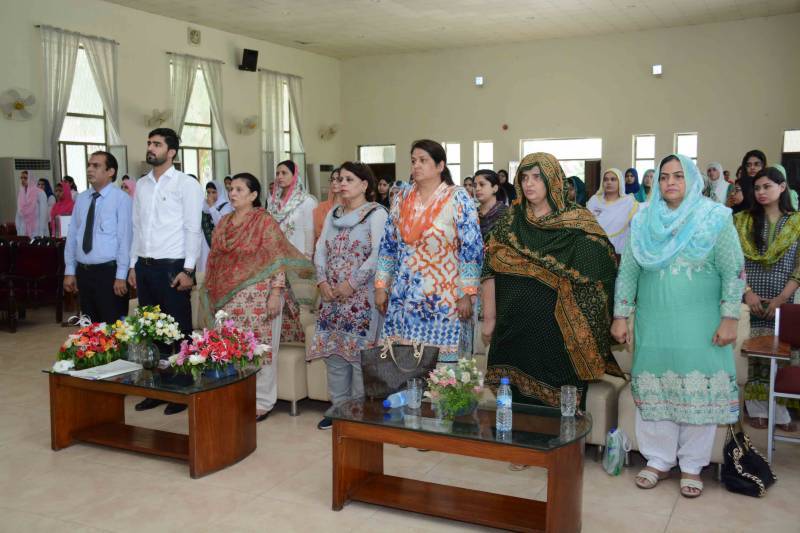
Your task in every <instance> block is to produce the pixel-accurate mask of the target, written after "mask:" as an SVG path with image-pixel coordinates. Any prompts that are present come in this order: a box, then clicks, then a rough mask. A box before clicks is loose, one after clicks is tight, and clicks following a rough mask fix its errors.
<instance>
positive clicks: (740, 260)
mask: <svg viewBox="0 0 800 533" xmlns="http://www.w3.org/2000/svg"><path fill="white" fill-rule="evenodd" d="M714 266H715V267H716V269H717V271H718V272H719V275H720V278H721V279H722V295H721V298H720V311H721V313H722V316H723V318H734V319H738V318H739V315H740V314H741V313H740V306H741V302H742V294H743V293H744V286H745V274H744V254H742V245H741V243H740V242H739V234H738V233H737V232H736V228H735V227H734V226H733V221H730V222H728V223H727V224H726V225H725V227H724V228H722V231H721V232H720V234H719V237H717V243H716V244H715V245H714Z"/></svg>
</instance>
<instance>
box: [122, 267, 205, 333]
mask: <svg viewBox="0 0 800 533" xmlns="http://www.w3.org/2000/svg"><path fill="white" fill-rule="evenodd" d="M183 261H184V260H183V259H146V258H139V260H138V261H137V262H136V293H137V295H138V297H139V305H140V306H143V305H158V306H160V307H161V311H162V312H164V313H167V314H168V315H172V316H173V317H174V318H175V320H176V321H177V322H178V326H179V327H180V330H181V333H182V334H183V336H184V337H188V336H189V335H191V333H192V300H191V296H192V291H179V290H178V289H176V288H174V287H172V286H171V285H172V282H173V281H174V280H175V276H177V275H178V274H180V273H181V272H182V271H183Z"/></svg>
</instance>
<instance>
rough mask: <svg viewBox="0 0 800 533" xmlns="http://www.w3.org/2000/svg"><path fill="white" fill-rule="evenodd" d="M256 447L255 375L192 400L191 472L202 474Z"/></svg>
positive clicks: (227, 464) (198, 395) (190, 407)
mask: <svg viewBox="0 0 800 533" xmlns="http://www.w3.org/2000/svg"><path fill="white" fill-rule="evenodd" d="M255 449H256V375H255V374H253V375H252V376H250V377H248V378H246V379H243V380H241V381H239V382H237V383H234V384H231V385H228V386H225V387H218V388H216V389H211V390H207V391H205V392H199V393H197V394H193V395H191V396H190V400H189V472H190V474H191V476H192V477H193V478H198V477H202V476H204V475H206V474H210V473H211V472H215V471H217V470H220V469H222V468H225V467H226V466H230V465H232V464H233V463H235V462H237V461H240V460H242V459H244V458H245V457H247V456H248V455H250V454H251V453H252V452H253V451H254V450H255Z"/></svg>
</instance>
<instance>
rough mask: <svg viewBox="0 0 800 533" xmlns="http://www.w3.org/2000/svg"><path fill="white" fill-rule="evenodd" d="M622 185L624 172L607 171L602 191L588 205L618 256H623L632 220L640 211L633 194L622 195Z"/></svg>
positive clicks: (601, 187)
mask: <svg viewBox="0 0 800 533" xmlns="http://www.w3.org/2000/svg"><path fill="white" fill-rule="evenodd" d="M620 183H622V172H621V171H620V170H619V169H617V168H610V169H608V170H606V171H605V172H603V183H602V184H601V185H600V190H599V191H597V194H595V195H594V196H592V197H591V198H590V199H589V203H588V204H586V207H587V209H589V211H591V212H592V213H594V216H595V217H596V218H597V222H598V224H600V227H602V228H603V229H604V230H605V232H606V234H607V235H608V240H610V241H611V244H613V245H614V250H616V252H617V255H622V251H623V250H624V249H625V243H626V242H627V240H628V233H629V232H630V229H631V219H633V215H635V214H636V213H637V211H638V210H639V202H637V201H636V198H635V197H634V196H633V195H632V194H621V193H620V190H621V189H620Z"/></svg>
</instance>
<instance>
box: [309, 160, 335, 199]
mask: <svg viewBox="0 0 800 533" xmlns="http://www.w3.org/2000/svg"><path fill="white" fill-rule="evenodd" d="M334 168H336V167H335V166H333V165H331V164H329V163H309V164H307V165H306V180H307V181H308V190H309V192H310V193H311V194H313V195H314V196H316V198H317V199H318V200H319V201H320V202H321V201H323V200H327V199H328V178H330V175H331V172H333V169H334Z"/></svg>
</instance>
